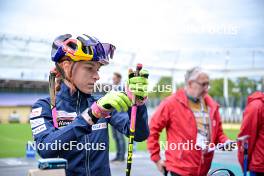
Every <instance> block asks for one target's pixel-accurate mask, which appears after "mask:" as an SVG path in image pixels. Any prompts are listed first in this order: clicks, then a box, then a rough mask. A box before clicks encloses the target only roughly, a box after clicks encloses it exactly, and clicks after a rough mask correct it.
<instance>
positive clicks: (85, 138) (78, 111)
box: [76, 90, 90, 176]
mask: <svg viewBox="0 0 264 176" xmlns="http://www.w3.org/2000/svg"><path fill="white" fill-rule="evenodd" d="M76 104H77V105H76V113H77V115H80V114H81V96H80V91H79V90H78V92H77V103H76ZM87 140H88V142H89V138H87V135H85V136H84V141H85V145H86V143H87ZM84 150H85V172H86V175H87V176H90V168H89V154H87V150H86V149H84ZM87 166H88V167H87Z"/></svg>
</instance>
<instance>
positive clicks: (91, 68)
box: [72, 61, 101, 94]
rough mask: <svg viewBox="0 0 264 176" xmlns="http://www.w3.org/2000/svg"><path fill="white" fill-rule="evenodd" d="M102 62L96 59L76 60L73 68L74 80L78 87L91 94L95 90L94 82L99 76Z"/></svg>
mask: <svg viewBox="0 0 264 176" xmlns="http://www.w3.org/2000/svg"><path fill="white" fill-rule="evenodd" d="M100 67H101V64H100V63H98V62H94V61H80V62H76V63H75V64H74V65H73V68H72V80H73V82H74V84H75V85H76V87H77V88H78V89H79V90H80V91H82V92H83V93H86V94H91V93H92V92H93V90H94V84H95V82H96V81H97V80H99V79H100V77H99V74H98V72H99V69H100Z"/></svg>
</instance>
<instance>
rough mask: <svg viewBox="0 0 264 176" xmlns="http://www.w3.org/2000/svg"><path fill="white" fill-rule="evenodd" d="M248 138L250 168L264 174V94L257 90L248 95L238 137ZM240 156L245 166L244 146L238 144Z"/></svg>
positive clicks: (257, 173)
mask: <svg viewBox="0 0 264 176" xmlns="http://www.w3.org/2000/svg"><path fill="white" fill-rule="evenodd" d="M244 135H249V138H248V167H247V168H248V170H249V171H251V172H256V175H264V94H263V93H262V92H255V93H254V94H252V95H251V96H249V97H248V102H247V106H246V109H245V112H244V117H243V121H242V125H241V128H240V133H239V135H238V137H241V136H244ZM238 147H239V148H238V158H239V162H240V164H241V167H242V168H243V160H244V155H243V154H244V147H243V145H242V144H241V143H239V144H238Z"/></svg>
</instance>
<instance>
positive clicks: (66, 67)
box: [61, 60, 72, 78]
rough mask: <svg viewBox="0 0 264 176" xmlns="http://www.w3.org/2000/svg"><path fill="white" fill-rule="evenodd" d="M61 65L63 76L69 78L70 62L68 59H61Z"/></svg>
mask: <svg viewBox="0 0 264 176" xmlns="http://www.w3.org/2000/svg"><path fill="white" fill-rule="evenodd" d="M61 67H62V69H63V71H64V73H65V76H66V77H68V78H69V77H70V75H71V73H70V72H71V67H72V62H71V61H68V60H65V61H63V62H62V63H61Z"/></svg>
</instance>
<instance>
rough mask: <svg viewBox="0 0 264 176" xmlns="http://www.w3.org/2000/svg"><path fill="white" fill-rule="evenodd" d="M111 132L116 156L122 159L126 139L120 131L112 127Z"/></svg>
mask: <svg viewBox="0 0 264 176" xmlns="http://www.w3.org/2000/svg"><path fill="white" fill-rule="evenodd" d="M112 134H113V138H114V140H115V144H116V150H117V153H116V158H117V159H120V160H124V159H125V153H126V141H125V137H124V134H122V133H120V132H119V131H117V130H116V129H115V128H113V127H112Z"/></svg>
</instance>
